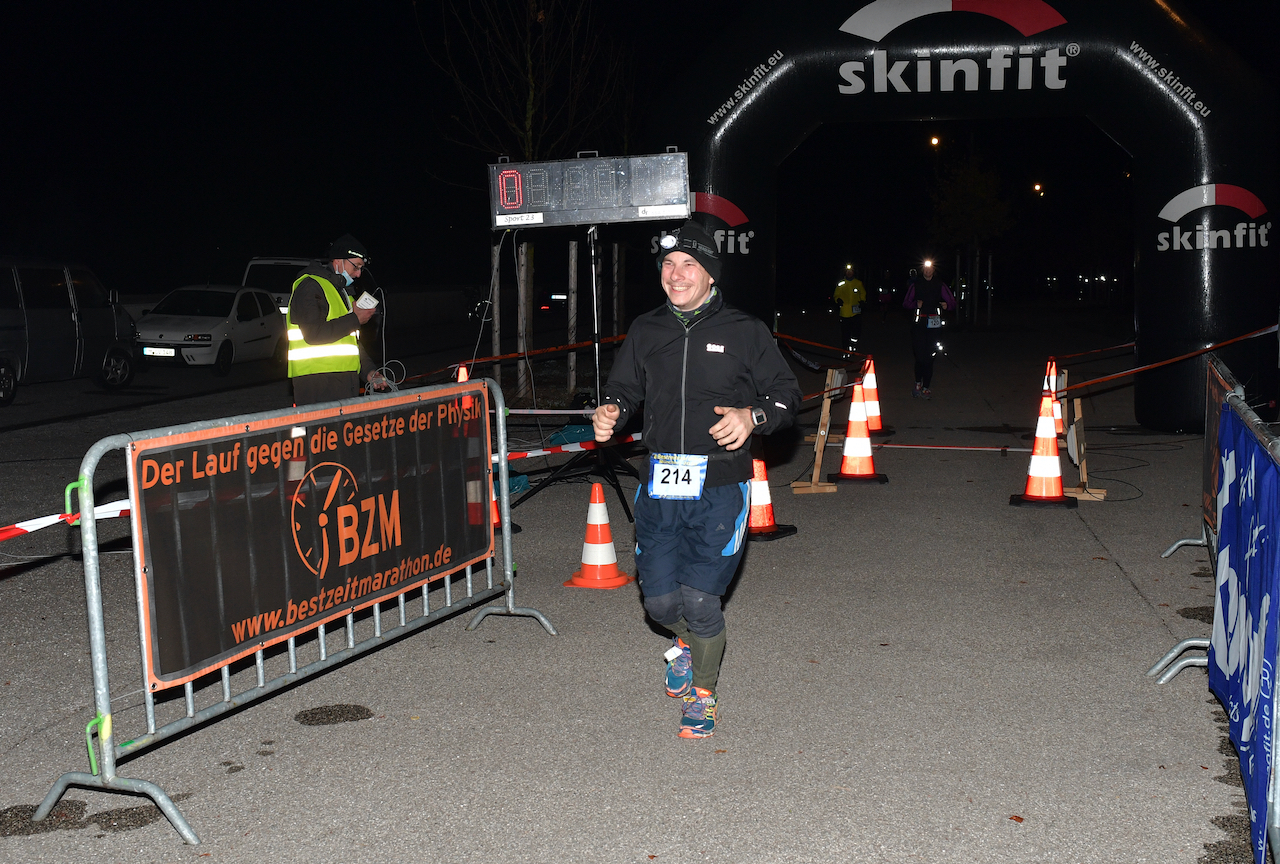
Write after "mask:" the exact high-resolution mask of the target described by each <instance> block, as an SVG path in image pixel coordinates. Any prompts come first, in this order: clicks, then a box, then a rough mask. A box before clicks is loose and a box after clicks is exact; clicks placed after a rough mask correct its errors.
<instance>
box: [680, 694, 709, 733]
mask: <svg viewBox="0 0 1280 864" xmlns="http://www.w3.org/2000/svg"><path fill="white" fill-rule="evenodd" d="M715 731H716V694H714V693H712V692H711V691H710V690H703V689H702V688H701V687H694V688H693V690H692V692H690V693H689V695H687V696H685V697H684V717H683V718H682V719H681V720H680V737H681V738H710V737H711V736H712V735H713V734H715Z"/></svg>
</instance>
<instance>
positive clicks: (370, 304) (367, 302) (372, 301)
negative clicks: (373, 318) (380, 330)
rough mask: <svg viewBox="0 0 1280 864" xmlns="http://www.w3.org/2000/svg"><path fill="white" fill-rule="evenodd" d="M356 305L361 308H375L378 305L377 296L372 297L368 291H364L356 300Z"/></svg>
mask: <svg viewBox="0 0 1280 864" xmlns="http://www.w3.org/2000/svg"><path fill="white" fill-rule="evenodd" d="M356 305H357V306H359V307H360V308H361V309H376V308H377V306H378V298H377V297H374V296H373V295H372V294H370V293H369V292H368V291H365V292H364V293H362V294H361V295H360V297H359V298H358V299H357V300H356Z"/></svg>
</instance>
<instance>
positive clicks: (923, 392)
mask: <svg viewBox="0 0 1280 864" xmlns="http://www.w3.org/2000/svg"><path fill="white" fill-rule="evenodd" d="M920 398H921V399H932V398H933V391H932V390H930V389H929V388H928V387H922V388H921V389H920Z"/></svg>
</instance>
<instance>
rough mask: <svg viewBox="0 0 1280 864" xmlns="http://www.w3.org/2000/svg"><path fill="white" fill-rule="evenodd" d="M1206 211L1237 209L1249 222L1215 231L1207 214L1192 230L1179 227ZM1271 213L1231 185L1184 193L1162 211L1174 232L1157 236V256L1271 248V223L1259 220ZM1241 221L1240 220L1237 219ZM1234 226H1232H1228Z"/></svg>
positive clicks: (1174, 197)
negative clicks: (1184, 221) (1219, 250)
mask: <svg viewBox="0 0 1280 864" xmlns="http://www.w3.org/2000/svg"><path fill="white" fill-rule="evenodd" d="M1203 208H1213V210H1212V211H1211V212H1221V210H1222V208H1229V209H1234V210H1236V211H1239V212H1241V213H1243V214H1244V215H1245V216H1247V217H1249V221H1248V222H1244V221H1236V222H1235V224H1234V225H1231V227H1228V228H1213V227H1211V226H1210V224H1209V216H1208V214H1207V213H1206V214H1205V216H1204V218H1203V220H1202V221H1201V222H1200V223H1198V224H1196V225H1195V226H1193V227H1192V228H1191V229H1190V230H1187V229H1184V228H1183V227H1182V226H1181V225H1178V224H1177V223H1178V222H1179V221H1180V220H1181V219H1182V218H1183V217H1184V216H1186V215H1187V214H1189V213H1192V212H1194V211H1196V210H1200V209H1203ZM1266 212H1267V205H1265V204H1263V203H1262V200H1261V199H1260V198H1258V196H1257V195H1254V194H1253V193H1252V192H1250V191H1249V190H1248V189H1245V188H1244V187H1243V186H1235V185H1232V184H1230V183H1206V184H1204V185H1202V186H1192V187H1191V188H1190V189H1184V190H1183V191H1181V192H1179V193H1178V194H1177V195H1175V196H1173V197H1172V198H1170V199H1169V201H1168V203H1167V204H1165V205H1164V207H1162V208H1161V209H1160V218H1161V219H1164V220H1165V221H1166V222H1173V223H1174V226H1173V230H1171V231H1161V232H1160V233H1159V234H1157V235H1156V251H1157V252H1191V251H1194V250H1196V249H1244V248H1246V247H1247V248H1256V247H1260V246H1263V247H1265V246H1268V245H1270V240H1269V238H1268V236H1267V235H1268V234H1270V233H1271V223H1270V222H1263V221H1261V220H1260V219H1259V218H1258V217H1260V216H1262V215H1264V214H1265V213H1266ZM1236 219H1237V220H1239V217H1238V216H1237V217H1236ZM1228 224H1229V225H1230V223H1228Z"/></svg>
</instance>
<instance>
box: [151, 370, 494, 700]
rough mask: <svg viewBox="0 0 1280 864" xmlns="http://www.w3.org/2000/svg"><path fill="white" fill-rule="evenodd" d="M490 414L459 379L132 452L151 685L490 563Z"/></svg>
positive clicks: (479, 391)
mask: <svg viewBox="0 0 1280 864" xmlns="http://www.w3.org/2000/svg"><path fill="white" fill-rule="evenodd" d="M488 407H489V394H488V390H487V388H485V387H484V386H483V385H480V384H468V385H459V386H458V387H453V388H448V389H445V390H438V389H437V390H432V391H431V392H430V394H429V398H424V397H423V396H422V395H421V394H419V395H413V394H403V395H398V396H394V397H390V398H385V399H376V400H370V401H369V402H368V403H367V405H365V404H361V405H360V406H359V407H358V409H353V408H352V406H350V405H347V406H345V407H344V408H332V409H327V410H320V411H300V412H298V413H297V414H293V415H288V416H284V417H275V418H272V419H270V420H262V421H257V422H252V423H246V424H244V425H242V426H236V427H234V428H225V427H224V428H217V429H208V430H202V431H199V432H188V433H184V434H178V435H171V436H166V437H159V438H152V439H148V440H143V441H136V442H134V443H132V444H131V445H130V449H129V454H128V455H129V460H128V461H129V491H130V497H131V499H132V502H133V508H134V509H133V512H134V514H135V516H134V518H135V523H134V524H135V531H136V532H137V535H138V536H136V537H135V548H136V549H138V550H141V551H140V554H138V555H137V556H136V561H137V573H136V575H137V580H138V596H139V597H140V598H141V600H140V602H141V604H142V606H143V608H142V610H141V611H142V613H143V614H142V616H141V617H142V621H143V634H142V638H143V662H144V664H145V666H146V674H147V684H148V686H149V687H150V688H151V689H152V690H161V689H164V688H166V687H173V686H176V685H178V684H182V683H184V682H186V681H190V680H192V679H193V678H196V677H199V676H200V675H202V674H204V673H205V672H206V671H209V670H211V669H213V668H216V667H217V666H220V665H223V664H225V663H227V662H230V661H232V660H235V659H237V658H239V657H243V656H246V655H248V654H251V653H253V652H254V651H256V650H258V649H259V648H262V647H265V646H268V645H272V644H274V643H277V642H280V641H282V640H284V639H287V638H288V637H289V636H291V635H293V634H295V633H297V632H299V631H302V630H306V629H310V628H314V627H315V626H316V625H317V624H322V623H324V622H326V621H329V620H332V619H334V618H338V617H341V616H343V615H346V614H347V613H349V612H351V611H352V610H355V609H361V608H363V607H365V606H369V605H372V604H373V603H375V602H377V601H379V600H380V599H383V598H386V597H390V596H393V595H395V594H399V593H401V592H403V591H406V590H408V589H411V588H413V587H415V586H417V585H422V584H425V583H427V582H428V581H430V580H432V579H437V578H442V577H443V576H445V575H446V574H448V573H452V572H454V571H457V570H460V569H462V568H463V567H466V566H467V565H469V564H474V563H476V562H479V561H483V560H484V559H485V558H487V557H488V556H489V555H491V554H492V550H493V527H492V524H491V522H490V518H489V481H488V476H489V463H490V441H489V424H488ZM139 541H140V542H139Z"/></svg>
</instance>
